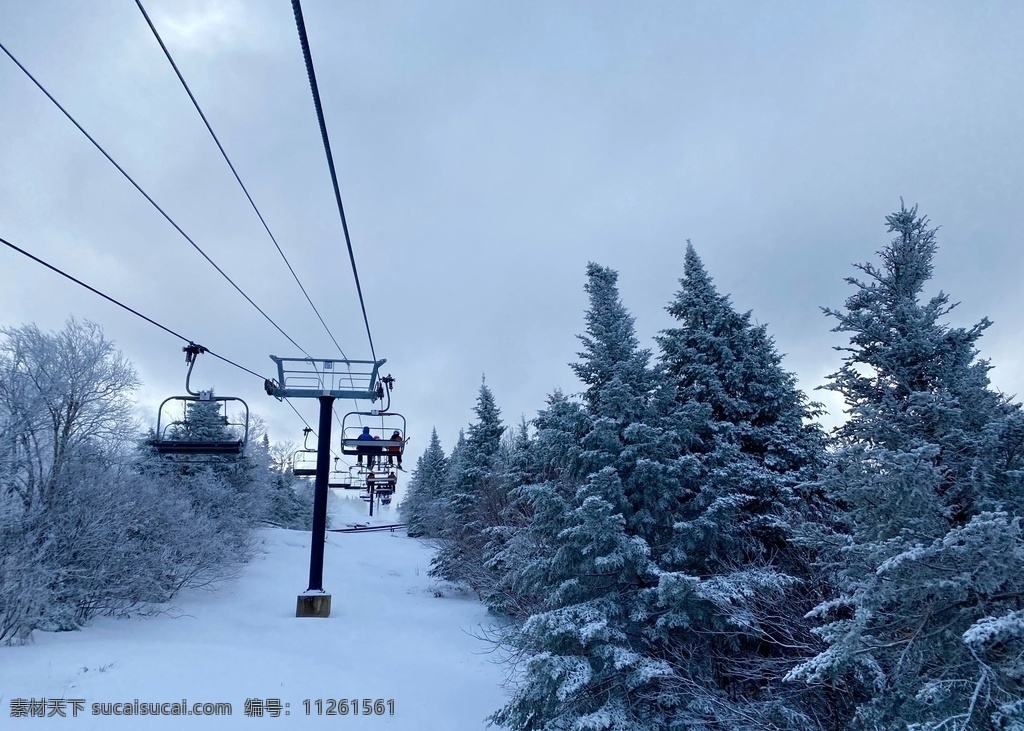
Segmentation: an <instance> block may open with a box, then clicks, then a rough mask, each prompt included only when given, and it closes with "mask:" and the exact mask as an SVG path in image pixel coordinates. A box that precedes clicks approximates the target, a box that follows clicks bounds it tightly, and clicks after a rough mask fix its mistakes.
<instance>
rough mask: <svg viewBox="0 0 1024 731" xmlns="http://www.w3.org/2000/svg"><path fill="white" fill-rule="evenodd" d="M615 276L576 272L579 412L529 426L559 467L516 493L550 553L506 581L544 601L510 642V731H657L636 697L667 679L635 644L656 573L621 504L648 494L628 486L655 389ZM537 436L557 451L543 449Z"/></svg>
mask: <svg viewBox="0 0 1024 731" xmlns="http://www.w3.org/2000/svg"><path fill="white" fill-rule="evenodd" d="M617 278H618V275H617V273H616V272H614V271H613V270H611V269H607V268H605V267H601V266H599V265H597V264H594V263H591V264H589V265H588V267H587V284H586V287H585V288H586V291H587V294H588V295H589V300H590V305H589V309H588V310H587V313H586V324H587V329H586V334H585V335H582V336H580V340H581V342H582V343H583V351H582V352H581V353H580V354H579V356H580V359H581V360H580V362H579V363H577V364H575V365H574V366H573V370H574V371H575V372H576V374H577V375H578V376H579V378H580V380H581V381H583V383H584V385H585V386H586V389H587V390H586V392H585V394H584V408H583V409H580V408H579V407H578V406H574V405H572V404H568V403H565V402H564V401H558V400H553V401H552V404H551V405H552V408H551V409H549V410H548V414H546V415H544V421H540V422H539V426H541V427H542V428H541V429H540V431H539V436H538V447H537V448H538V450H539V452H540V454H541V458H540V460H539V461H540V464H541V465H544V468H545V470H546V469H550V468H549V467H548V466H549V465H555V466H559V467H561V466H562V465H565V466H567V467H568V469H566V468H565V467H562V469H558V470H556V471H555V474H554V475H552V476H553V477H554V479H553V480H551V481H550V482H547V483H542V484H539V485H536V486H532V487H529V488H527V494H528V495H529V496H530V497H531V499H532V501H533V503H532V504H533V510H534V513H535V515H534V519H533V522H532V524H531V526H530V528H529V531H530V534H531V538H532V541H533V543H534V545H538V546H542V545H545V544H546V545H549V546H551V547H552V548H554V554H553V555H552V556H550V557H538V558H535V559H533V560H531V561H528V562H527V563H526V564H525V565H524V566H523V567H522V569H521V570H520V571H519V572H518V576H514V577H512V579H513V582H514V583H516V584H518V585H519V586H521V587H522V588H523V589H524V590H525V592H527V593H532V594H533V595H534V596H538V597H542V598H543V603H542V604H541V605H540V609H541V611H538V612H537V613H536V614H534V615H533V616H531V617H530V618H529V619H527V620H526V622H525V624H524V625H523V627H522V628H521V629H520V631H519V632H518V633H517V634H516V635H515V636H514V637H513V638H512V642H513V644H514V645H515V646H517V648H518V649H519V650H520V651H521V652H522V653H523V654H524V656H525V658H526V660H525V667H524V671H525V675H524V681H523V684H522V685H521V687H520V689H519V690H518V692H517V693H516V694H515V695H514V696H513V698H512V700H511V701H510V702H509V703H508V704H507V705H506V706H505V707H504V708H502V709H501V710H500V711H498V712H497V713H496V714H494V716H493V720H494V721H495V722H497V723H499V724H502V725H506V726H509V727H511V728H514V729H523V730H525V729H561V728H579V729H583V728H595V729H596V728H602V729H623V730H624V729H648V728H651V729H653V728H662V727H663V726H664V720H665V719H664V718H663V716H662V714H661V713H660V711H659V708H658V707H657V705H656V704H654V703H652V702H650V701H648V700H645V699H646V698H649V691H650V689H651V681H652V679H654V678H656V677H658V676H659V675H662V674H664V673H665V672H666V666H665V665H664V664H662V663H658V662H652V661H651V660H649V659H648V657H647V656H646V654H645V652H644V650H645V648H644V647H643V645H642V636H643V632H642V627H643V625H644V624H645V622H646V620H647V615H646V613H645V611H644V609H645V608H644V605H643V602H642V601H641V600H640V596H641V592H642V590H643V588H644V587H645V586H651V585H653V584H654V583H655V581H656V578H655V571H654V567H653V565H652V564H651V561H650V559H649V548H648V545H647V542H646V541H645V540H644V539H643V538H642V537H641V536H639V535H636V534H632V533H631V532H630V530H629V523H630V520H631V519H632V518H633V515H634V509H633V507H632V504H631V503H632V502H636V503H638V504H643V502H644V501H643V500H642V499H641V498H639V497H637V496H635V495H631V494H630V493H637V492H641V491H644V490H657V489H658V488H659V485H658V484H657V483H656V482H652V481H643V480H640V481H636V480H634V479H633V477H634V475H635V474H636V472H637V471H638V470H637V464H638V463H639V462H640V461H641V460H642V459H643V458H644V450H645V449H646V448H647V447H648V445H649V444H650V443H651V442H652V439H651V433H650V430H649V429H648V428H647V427H646V425H645V423H644V418H645V417H646V416H647V415H648V413H647V412H648V407H649V402H650V397H651V392H652V391H653V390H654V386H653V381H652V379H651V377H650V372H649V370H648V368H647V361H648V358H649V353H648V352H647V351H645V350H641V349H640V348H639V346H638V341H637V338H636V334H635V332H634V327H633V318H632V316H631V315H630V314H629V313H628V311H627V310H626V308H625V307H624V306H623V305H622V302H621V300H620V298H619V292H618V285H617ZM555 407H557V408H558V411H559V412H560V413H558V414H557V417H558V418H557V419H555V418H553V417H554V416H555V414H554V413H552V412H554V411H555ZM551 429H555V430H557V431H559V432H562V433H561V434H559V433H551V431H550V430H551ZM545 439H551V440H552V442H553V443H554V444H555V445H558V446H560V447H561V448H562V449H564V450H565V454H564V455H562V456H561V457H559V456H558V455H557V454H555V453H554V452H552V446H551V445H545V443H544V440H545ZM542 474H543V473H542ZM567 488H577V489H575V491H574V492H571V491H570V490H569V489H567ZM631 498H632V500H631ZM508 580H509V579H508V577H506V581H508ZM531 581H532V582H535V583H534V584H533V585H532V586H531V583H530V582H531Z"/></svg>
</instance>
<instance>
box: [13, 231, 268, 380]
mask: <svg viewBox="0 0 1024 731" xmlns="http://www.w3.org/2000/svg"><path fill="white" fill-rule="evenodd" d="M0 244H4V245H6V246H9V247H10V248H12V249H14V250H15V251H17V252H18V253H19V254H24V255H25V256H27V257H28V258H29V259H31V260H32V261H34V262H36V263H38V264H42V265H43V266H44V267H46V268H47V269H49V270H50V271H52V272H56V273H57V274H59V275H61V276H62V277H64V278H65V279H70V280H71V281H72V282H74V283H75V284H77V285H79V286H81V287H85V288H86V289H87V290H89V291H90V292H92V293H93V294H98V295H99V296H100V297H102V298H103V299H105V300H107V301H108V302H112V303H114V304H115V305H117V306H118V307H120V308H121V309H124V310H127V311H128V312H130V313H132V314H133V315H135V316H136V317H141V318H142V319H143V320H145V321H146V322H148V323H149V324H150V325H155V326H156V327H158V328H160V329H161V330H163V331H164V332H166V333H169V334H171V335H173V336H174V337H176V338H180V339H181V340H184V341H185V342H186V343H194V341H193V340H192V339H191V338H186V337H185V336H184V335H182V334H181V333H177V332H175V331H174V330H171V329H170V328H169V327H166V326H165V325H161V324H160V323H159V322H157V321H156V320H154V319H153V318H151V317H146V316H145V315H143V314H142V313H141V312H139V311H138V310H134V309H132V308H131V307H129V306H128V305H126V304H124V303H122V302H119V301H118V300H116V299H114V298H113V297H111V296H110V295H108V294H104V293H103V292H101V291H99V290H98V289H96V288H95V287H92V286H90V285H88V284H86V283H85V282H83V281H82V280H81V279H77V278H75V277H73V276H71V275H70V274H68V273H67V272H65V271H64V270H62V269H60V268H58V267H55V266H54V265H53V264H50V263H48V262H45V261H43V260H42V259H40V258H39V257H38V256H35V255H34V254H30V253H29V252H27V251H25V250H24V249H22V248H21V247H19V246H15V245H14V244H12V243H11V242H10V241H8V240H7V239H5V238H2V237H0ZM204 347H205V346H204ZM206 352H207V353H209V354H210V355H212V356H213V357H214V358H219V359H220V360H222V361H224V362H225V363H228V364H230V365H233V366H234V367H235V368H238V369H240V370H243V371H245V372H246V373H251V374H252V375H254V376H256V377H257V378H262V379H263V380H264V381H266V380H267V378H266V377H265V376H261V375H260V374H259V373H257V372H256V371H252V370H249V369H248V368H246V367H245V366H242V365H239V364H238V363H235V362H234V361H233V360H229V359H227V358H225V357H224V356H223V355H218V354H217V353H214V352H213V351H212V350H210V349H209V348H207V349H206Z"/></svg>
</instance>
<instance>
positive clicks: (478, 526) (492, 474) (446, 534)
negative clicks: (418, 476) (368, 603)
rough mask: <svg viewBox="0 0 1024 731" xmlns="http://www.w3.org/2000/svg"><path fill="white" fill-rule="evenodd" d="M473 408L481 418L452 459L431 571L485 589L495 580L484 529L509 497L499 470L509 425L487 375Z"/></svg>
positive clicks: (478, 417)
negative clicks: (489, 566) (485, 559)
mask: <svg viewBox="0 0 1024 731" xmlns="http://www.w3.org/2000/svg"><path fill="white" fill-rule="evenodd" d="M474 412H475V413H476V417H477V420H476V422H474V423H473V424H470V426H469V435H468V436H467V437H466V439H465V443H464V445H463V448H462V449H461V451H460V453H459V455H458V460H457V461H456V460H455V459H453V460H452V462H451V463H450V465H449V471H448V484H447V485H446V489H445V492H446V495H445V497H446V503H447V505H446V519H445V525H444V527H443V528H442V531H441V539H442V544H441V548H440V550H439V551H438V553H437V554H436V555H435V556H434V559H433V561H432V562H431V569H430V573H431V575H432V576H435V577H437V578H440V579H445V580H447V581H452V582H456V583H464V584H466V585H468V586H469V587H470V588H472V589H473V590H474V591H477V592H480V593H482V592H485V591H486V588H487V587H488V586H489V585H490V584H491V583H492V582H493V575H492V574H491V573H490V572H489V571H488V570H487V569H486V567H484V565H483V547H484V544H485V543H486V542H487V538H486V535H485V530H486V529H487V528H488V527H490V526H492V525H495V524H496V521H497V520H498V515H500V512H501V510H502V509H503V508H504V506H505V504H507V500H508V496H507V493H505V492H504V491H503V489H502V487H503V486H502V485H501V484H500V480H499V479H498V477H497V473H496V471H495V465H496V460H497V457H498V453H499V451H500V449H501V437H502V434H503V433H504V432H505V427H504V426H503V425H502V423H501V410H500V409H499V408H498V406H497V404H496V403H495V401H494V394H493V393H491V389H490V388H488V387H487V383H486V381H484V382H481V384H480V391H479V394H478V395H477V401H476V406H475V407H474ZM454 456H455V455H454V453H453V457H454Z"/></svg>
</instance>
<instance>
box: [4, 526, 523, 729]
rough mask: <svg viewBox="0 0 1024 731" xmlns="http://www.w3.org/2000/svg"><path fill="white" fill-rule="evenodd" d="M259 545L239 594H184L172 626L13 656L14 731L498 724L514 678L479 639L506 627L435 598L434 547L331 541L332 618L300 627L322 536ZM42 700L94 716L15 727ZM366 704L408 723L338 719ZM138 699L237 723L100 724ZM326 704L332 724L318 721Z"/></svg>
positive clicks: (73, 636) (236, 587)
mask: <svg viewBox="0 0 1024 731" xmlns="http://www.w3.org/2000/svg"><path fill="white" fill-rule="evenodd" d="M388 517H389V518H391V517H393V516H388ZM364 520H365V519H364ZM260 536H261V538H262V539H263V542H264V552H263V553H262V554H261V555H259V556H257V558H256V559H255V560H253V561H252V562H251V563H250V564H248V565H247V566H246V567H245V568H244V569H243V572H242V575H241V577H240V579H239V580H238V581H237V582H235V583H232V584H230V585H227V586H225V587H222V588H221V589H220V590H218V591H215V592H190V593H187V594H183V595H181V596H180V597H178V599H177V601H176V603H175V606H176V609H175V610H174V611H172V612H169V613H168V614H166V615H161V616H157V617H150V618H138V619H127V620H112V619H103V620H99V621H96V622H94V623H93V624H91V625H90V626H88V627H86V628H85V629H84V630H82V631H80V632H63V633H37V634H36V641H35V644H33V645H29V646H25V647H6V648H0V699H2V701H0V702H2V705H0V729H23V728H36V729H39V728H46V729H55V728H68V729H72V728H73V729H75V730H76V731H86V730H87V729H111V728H137V729H178V728H187V729H197V728H217V729H233V728H245V729H250V730H251V729H255V728H270V727H273V728H281V729H286V728H321V727H322V728H327V727H331V728H345V729H363V728H365V729H385V728H386V729H403V730H412V729H422V730H423V731H426V730H428V729H429V730H432V731H444V730H445V729H460V730H461V729H481V728H484V727H485V725H486V724H485V722H484V717H485V716H486V715H487V714H489V713H490V712H492V711H494V710H496V709H497V708H498V707H499V706H500V705H501V704H502V703H503V702H504V699H505V691H504V690H503V689H502V687H501V683H502V681H503V679H504V677H505V674H504V668H503V667H501V666H499V665H497V664H495V663H494V662H492V659H493V655H490V654H488V651H489V649H490V648H489V646H488V645H487V644H486V643H484V642H482V641H480V640H478V639H476V638H475V637H474V635H478V634H479V633H480V628H481V627H483V628H486V627H487V626H488V625H489V624H490V623H491V621H492V619H491V618H489V617H488V616H487V614H486V612H485V610H484V609H483V607H482V606H481V605H480V604H479V603H478V602H476V601H474V600H471V599H468V598H464V597H458V596H452V595H445V596H443V597H440V598H439V597H437V596H435V589H436V588H438V587H437V586H436V584H435V583H434V582H433V581H432V580H430V579H428V577H427V575H426V573H427V568H428V566H429V561H430V551H429V550H428V549H427V548H426V547H424V546H422V545H421V544H420V543H419V542H417V541H415V540H411V539H409V538H407V537H406V536H405V535H404V533H403V532H401V531H399V532H396V533H389V532H382V533H363V534H339V533H329V534H328V539H327V546H326V554H325V559H324V564H325V568H324V587H325V588H326V589H327V590H328V591H329V592H330V593H331V594H332V602H333V605H332V612H331V617H330V618H329V619H297V618H296V617H295V616H294V615H295V599H296V596H297V595H298V594H299V593H301V592H302V591H303V590H305V588H306V584H307V579H308V573H309V534H308V533H302V532H296V531H286V530H279V529H266V530H263V531H261V533H260ZM445 591H446V594H447V590H445ZM31 698H35V699H36V700H39V699H51V700H52V699H58V698H64V699H69V700H70V699H83V700H84V701H85V703H84V706H83V708H82V710H81V711H80V712H79V713H78V716H77V717H76V718H72V717H71V715H72V708H71V705H70V703H68V704H67V705H66V706H65V713H66V714H67V716H68V717H67V718H63V719H62V718H59V717H51V718H38V717H31V716H30V717H25V718H22V717H11V711H12V705H11V703H12V701H15V703H16V705H19V704H17V700H16V699H25V700H28V699H31ZM247 698H257V699H268V698H270V699H279V700H280V701H281V703H282V705H284V704H287V707H286V708H285V710H286V711H287V713H285V712H282V713H281V715H279V716H277V717H270V716H268V715H264V717H263V718H257V717H253V716H246V715H245V701H246V699H247ZM363 698H369V699H371V700H376V699H384V700H385V701H387V700H390V699H393V700H394V704H393V707H394V715H390V713H389V712H388V711H389V710H390V709H388V708H385V715H381V716H376V715H371V716H364V715H362V714H360V715H358V716H356V715H352V714H351V712H350V713H349V714H348V715H345V716H341V715H332V716H328V715H326V712H327V711H328V710H330V709H332V707H333V704H332V703H331V702H330V700H329V699H350V700H351V699H360V705H361V699H363ZM135 699H139V700H140V701H146V702H156V703H172V702H180V701H181V700H182V699H185V700H186V701H187V703H188V704H189V705H191V704H192V703H194V702H228V703H230V704H231V705H232V710H231V715H230V716H227V717H225V716H220V717H210V716H195V715H193V716H188V717H158V716H135V717H126V716H121V717H111V716H101V715H94V714H93V707H92V705H93V704H94V703H97V704H99V703H103V704H107V703H116V702H122V703H124V702H127V703H131V702H132V701H134V700H135ZM305 699H309V701H310V703H309V715H307V712H306V706H305V704H304V703H303V701H304V700H305ZM317 699H322V703H321V704H320V707H321V709H322V711H323V712H324V714H325V715H320V716H318V713H317V710H318V709H317V703H316V701H317ZM56 705H57V704H55V703H52V702H50V703H48V705H47V708H46V711H47V712H50V711H53V710H54V708H55V707H56ZM385 705H386V704H385ZM169 710H173V709H171V708H169ZM335 710H336V709H335Z"/></svg>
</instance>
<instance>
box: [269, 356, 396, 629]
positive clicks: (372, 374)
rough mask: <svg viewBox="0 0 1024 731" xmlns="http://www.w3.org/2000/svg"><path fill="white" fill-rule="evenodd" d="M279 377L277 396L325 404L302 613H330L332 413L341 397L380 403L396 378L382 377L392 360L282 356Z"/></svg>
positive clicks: (272, 388)
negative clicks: (327, 554)
mask: <svg viewBox="0 0 1024 731" xmlns="http://www.w3.org/2000/svg"><path fill="white" fill-rule="evenodd" d="M270 358H271V360H273V361H274V362H275V363H276V364H277V380H276V381H275V380H267V382H266V383H265V384H264V385H265V388H266V391H267V394H268V395H270V396H274V397H275V398H277V399H284V398H315V399H317V400H318V401H319V402H320V429H319V431H318V433H317V456H316V482H315V483H314V488H313V535H312V540H311V544H310V549H309V588H307V589H306V591H305V592H303V593H302V594H300V595H299V597H298V601H297V602H296V605H295V616H296V617H329V616H330V615H331V595H330V594H328V593H327V592H326V591H324V586H323V584H324V542H325V541H326V540H327V493H328V486H329V479H330V473H331V416H332V414H333V410H334V400H335V399H339V398H340V399H361V400H367V401H371V402H373V401H376V400H377V399H382V400H383V398H384V395H385V386H386V387H387V390H388V391H390V389H391V384H392V383H393V381H394V379H392V378H391V376H385V377H384V378H381V377H380V376H379V372H380V367H381V366H382V365H384V363H386V362H387V361H386V360H347V359H341V360H339V359H316V358H279V357H277V356H276V355H272V356H270Z"/></svg>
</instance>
